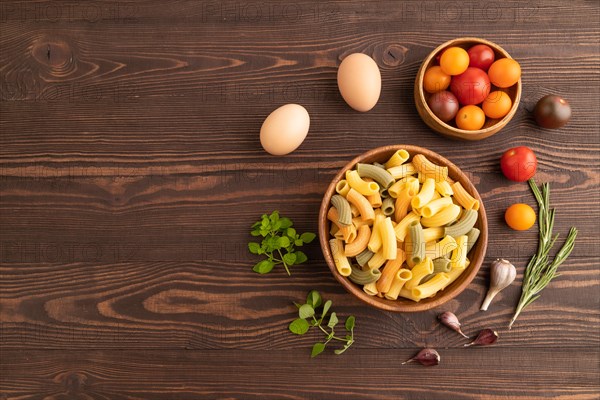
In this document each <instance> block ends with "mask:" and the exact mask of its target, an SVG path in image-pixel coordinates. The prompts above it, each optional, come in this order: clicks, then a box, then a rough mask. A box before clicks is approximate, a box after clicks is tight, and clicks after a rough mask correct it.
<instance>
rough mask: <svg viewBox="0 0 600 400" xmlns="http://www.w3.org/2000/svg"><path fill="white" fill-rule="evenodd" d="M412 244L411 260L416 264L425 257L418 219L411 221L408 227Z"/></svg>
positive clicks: (421, 231)
mask: <svg viewBox="0 0 600 400" xmlns="http://www.w3.org/2000/svg"><path fill="white" fill-rule="evenodd" d="M408 232H409V234H410V239H411V244H412V262H413V263H414V264H415V265H416V264H419V263H420V262H421V261H423V259H424V258H425V241H424V240H423V227H422V226H421V224H420V223H419V221H414V222H412V223H411V224H410V225H409V227H408Z"/></svg>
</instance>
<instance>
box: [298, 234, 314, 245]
mask: <svg viewBox="0 0 600 400" xmlns="http://www.w3.org/2000/svg"><path fill="white" fill-rule="evenodd" d="M316 237H317V235H315V234H314V233H311V232H305V233H303V234H302V235H300V239H302V241H303V242H304V243H310V242H312V241H313V240H315V238H316Z"/></svg>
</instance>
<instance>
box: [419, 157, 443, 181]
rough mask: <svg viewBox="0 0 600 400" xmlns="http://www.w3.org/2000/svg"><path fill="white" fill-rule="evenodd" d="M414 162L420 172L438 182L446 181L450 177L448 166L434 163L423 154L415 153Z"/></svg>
mask: <svg viewBox="0 0 600 400" xmlns="http://www.w3.org/2000/svg"><path fill="white" fill-rule="evenodd" d="M412 163H413V165H414V166H415V169H416V170H417V171H418V172H420V173H421V174H422V175H424V176H425V177H427V178H432V179H434V180H435V181H436V182H441V181H444V180H446V178H447V177H448V167H442V166H440V165H436V164H434V163H432V162H431V161H429V160H428V159H427V157H425V156H424V155H423V154H417V155H415V156H414V157H413V159H412Z"/></svg>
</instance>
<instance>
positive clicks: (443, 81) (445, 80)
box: [423, 65, 452, 93]
mask: <svg viewBox="0 0 600 400" xmlns="http://www.w3.org/2000/svg"><path fill="white" fill-rule="evenodd" d="M451 80H452V78H451V77H450V75H448V74H446V73H445V72H444V71H442V68H441V67H438V66H437V65H436V66H434V67H431V68H429V69H428V70H427V71H425V76H424V77H423V88H424V89H425V91H426V92H428V93H437V92H441V91H442V90H446V89H447V88H448V86H450V81H451Z"/></svg>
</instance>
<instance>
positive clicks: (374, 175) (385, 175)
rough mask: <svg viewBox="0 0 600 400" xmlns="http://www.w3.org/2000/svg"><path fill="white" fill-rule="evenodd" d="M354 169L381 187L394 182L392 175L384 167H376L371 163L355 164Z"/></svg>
mask: <svg viewBox="0 0 600 400" xmlns="http://www.w3.org/2000/svg"><path fill="white" fill-rule="evenodd" d="M356 171H357V172H358V175H359V176H360V177H361V178H371V179H373V180H374V181H375V182H377V183H379V185H380V186H381V187H383V188H386V189H387V188H389V187H390V186H391V185H392V183H394V181H395V180H394V177H393V176H392V174H390V173H389V172H387V171H386V170H385V169H382V168H379V167H376V166H374V165H371V164H361V163H358V164H357V165H356Z"/></svg>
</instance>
